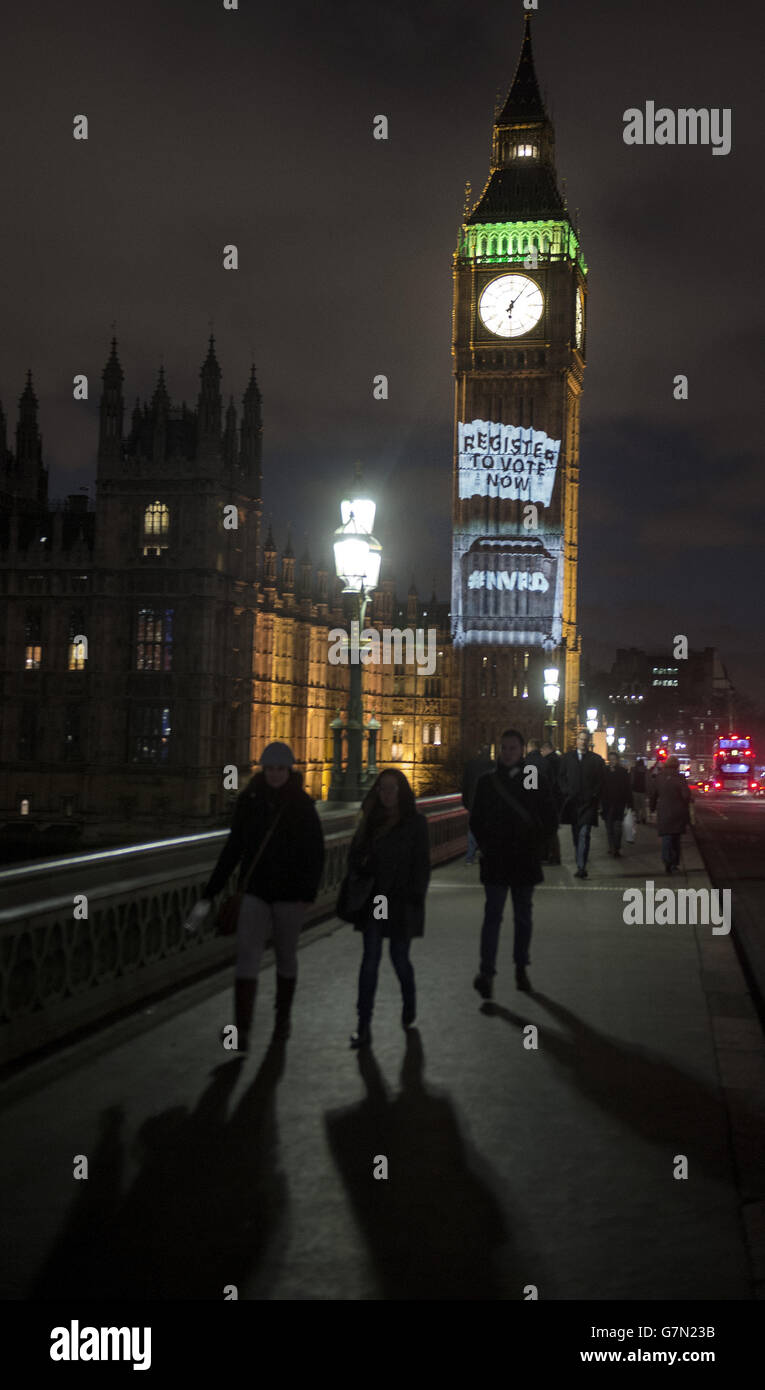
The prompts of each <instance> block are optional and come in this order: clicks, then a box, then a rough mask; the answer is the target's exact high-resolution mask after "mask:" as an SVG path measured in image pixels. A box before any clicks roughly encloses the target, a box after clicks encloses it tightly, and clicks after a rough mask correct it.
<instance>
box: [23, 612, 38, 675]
mask: <svg viewBox="0 0 765 1390" xmlns="http://www.w3.org/2000/svg"><path fill="white" fill-rule="evenodd" d="M41 632H42V618H41V616H40V612H39V609H36V608H28V609H27V615H26V618H25V620H24V666H25V669H26V670H27V671H39V669H40V661H41V659H42V646H41V642H42V636H41Z"/></svg>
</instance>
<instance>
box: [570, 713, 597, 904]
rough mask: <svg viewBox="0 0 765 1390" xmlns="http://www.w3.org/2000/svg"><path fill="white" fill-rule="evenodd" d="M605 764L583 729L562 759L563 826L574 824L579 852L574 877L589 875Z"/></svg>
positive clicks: (572, 834)
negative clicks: (592, 837)
mask: <svg viewBox="0 0 765 1390" xmlns="http://www.w3.org/2000/svg"><path fill="white" fill-rule="evenodd" d="M605 771H606V765H605V763H604V762H603V759H602V758H601V757H600V755H599V754H598V753H592V752H591V751H590V735H589V734H588V733H587V730H586V729H582V730H581V731H580V732H579V733H578V734H577V736H576V748H572V749H571V751H570V752H569V753H565V754H564V756H563V757H562V758H561V762H560V789H561V796H562V800H563V805H562V807H561V813H560V821H561V825H570V826H571V836H572V839H573V841H574V852H575V854H576V873H575V875H574V877H575V878H586V877H587V857H588V855H589V853H590V833H591V831H592V827H593V826H594V825H597V823H598V807H599V805H600V790H601V787H602V785H603V778H604V776H605Z"/></svg>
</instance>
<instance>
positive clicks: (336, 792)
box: [328, 469, 382, 801]
mask: <svg viewBox="0 0 765 1390" xmlns="http://www.w3.org/2000/svg"><path fill="white" fill-rule="evenodd" d="M356 477H357V481H358V479H359V470H358V469H357V474H356ZM340 517H341V522H342V524H341V525H340V526H338V528H337V530H336V531H335V540H334V551H335V569H336V571H337V575H338V578H339V579H342V581H343V593H344V594H350V595H351V596H352V598H351V603H350V605H349V607H350V609H351V615H352V616H351V646H352V647H353V650H352V651H351V652H349V653H348V654H349V658H350V667H351V680H350V695H349V699H348V722H347V724H345V725H344V726H343V725H342V724H341V726H340V730H339V733H336V737H338V736H339V737H340V738H342V728H343V727H344V728H345V730H346V732H347V738H348V763H347V766H346V769H345V772H343V770H342V764H340V766H338V758H337V756H336V757H335V766H334V767H333V770H332V780H331V782H330V786H329V793H328V799H329V800H330V801H360V800H361V798H362V796H363V794H364V791H365V790H366V786H365V782H366V780H367V779H365V778H364V776H363V773H362V739H363V727H362V724H363V710H362V704H361V665H360V661H359V658H360V656H361V633H362V630H363V627H364V616H365V614H366V610H367V604H368V603H369V599H370V595H371V594H372V592H373V590H374V589H376V588H377V583H378V580H379V578H380V565H381V562H382V546H381V545H380V542H379V541H377V540H375V537H374V536H373V535H372V527H373V526H374V520H375V504H374V502H372V501H371V499H370V498H368V497H364V496H362V495H361V494H359V495H355V494H354V495H353V496H352V497H351V498H345V499H344V500H343V501H342V502H341V503H340ZM354 624H355V625H356V631H355V633H354V631H353V627H354ZM354 638H355V642H354ZM354 657H355V660H354ZM333 726H334V727H336V726H337V720H335V721H333Z"/></svg>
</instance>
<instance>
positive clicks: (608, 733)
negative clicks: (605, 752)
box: [606, 725, 616, 748]
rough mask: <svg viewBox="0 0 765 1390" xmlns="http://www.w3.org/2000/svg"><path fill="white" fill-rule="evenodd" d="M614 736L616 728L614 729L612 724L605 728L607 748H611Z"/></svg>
mask: <svg viewBox="0 0 765 1390" xmlns="http://www.w3.org/2000/svg"><path fill="white" fill-rule="evenodd" d="M615 737H616V729H615V728H614V727H613V725H612V726H610V727H609V728H608V729H606V743H607V744H608V746H609V748H611V747H612V746H613V742H614V739H615Z"/></svg>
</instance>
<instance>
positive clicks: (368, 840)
mask: <svg viewBox="0 0 765 1390" xmlns="http://www.w3.org/2000/svg"><path fill="white" fill-rule="evenodd" d="M429 879H430V840H429V835H428V823H427V820H426V819H425V817H424V816H423V815H421V814H420V812H418V810H417V805H416V802H415V799H414V793H413V791H412V788H411V787H410V785H409V782H408V781H407V779H406V777H405V776H404V774H403V772H400V771H399V769H398V768H390V769H388V770H387V771H385V772H382V773H381V774H380V776H379V777H378V779H377V781H376V782H375V784H374V786H373V787H372V788H371V790H370V791H369V792H368V793H367V795H366V797H365V798H364V803H363V805H362V819H361V824H360V825H359V828H358V830H357V831H356V834H355V836H354V838H353V842H352V844H351V848H350V850H349V853H348V872H347V873H346V876H345V878H344V880H343V884H342V887H341V890H340V897H339V898H338V915H339V916H342V917H343V919H344V920H345V921H352V922H353V924H354V927H355V929H356V931H360V932H362V933H363V937H364V952H363V956H362V960H361V968H360V970H359V987H358V997H357V1001H356V1010H357V1013H358V1027H357V1030H356V1032H355V1033H353V1034H352V1036H351V1047H354V1048H359V1047H368V1046H369V1045H370V1043H371V1041H372V1033H371V1029H370V1024H371V1019H372V1010H373V1008H374V1000H375V993H376V991H377V975H378V971H379V967H380V959H381V956H382V949H383V940H384V938H385V937H388V938H389V940H390V959H391V964H392V966H393V969H394V970H395V972H396V975H397V977H398V981H399V984H400V986H401V997H402V1002H403V1007H402V1013H401V1023H402V1025H403V1027H404V1028H412V1027H414V1023H415V1015H416V1001H417V996H416V988H415V979H414V969H413V967H412V962H411V961H410V959H409V949H410V945H411V942H412V938H413V937H415V936H422V935H423V932H424V930H425V894H426V892H427V887H428V881H429Z"/></svg>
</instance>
